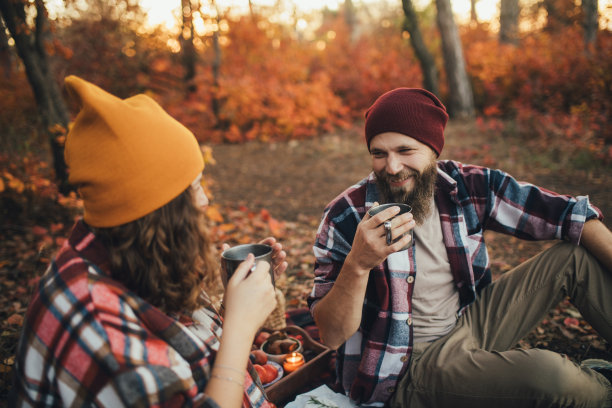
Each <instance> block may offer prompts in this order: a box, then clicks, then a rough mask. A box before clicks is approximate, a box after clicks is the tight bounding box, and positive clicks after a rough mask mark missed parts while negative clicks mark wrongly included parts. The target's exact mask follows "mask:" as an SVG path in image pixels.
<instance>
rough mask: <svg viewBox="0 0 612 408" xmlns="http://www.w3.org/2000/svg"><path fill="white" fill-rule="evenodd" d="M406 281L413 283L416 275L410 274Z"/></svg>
mask: <svg viewBox="0 0 612 408" xmlns="http://www.w3.org/2000/svg"><path fill="white" fill-rule="evenodd" d="M406 281H407V282H408V283H412V282H414V276H409V277H408V279H406Z"/></svg>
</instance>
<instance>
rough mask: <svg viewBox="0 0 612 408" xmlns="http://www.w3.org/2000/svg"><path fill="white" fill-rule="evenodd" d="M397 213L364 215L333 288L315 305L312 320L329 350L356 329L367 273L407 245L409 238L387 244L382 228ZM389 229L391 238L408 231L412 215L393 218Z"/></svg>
mask: <svg viewBox="0 0 612 408" xmlns="http://www.w3.org/2000/svg"><path fill="white" fill-rule="evenodd" d="M398 212H399V207H392V208H389V209H386V210H384V211H381V212H380V213H378V214H376V215H375V216H373V217H370V216H369V215H367V214H366V215H365V217H364V218H363V220H362V221H361V222H360V223H359V225H358V226H357V231H356V232H355V238H354V239H353V245H352V247H351V251H350V252H349V254H348V255H347V256H346V259H345V261H344V264H343V266H342V269H341V270H340V273H339V274H338V278H337V279H336V281H335V282H334V286H333V287H332V288H331V290H330V291H329V292H328V293H327V294H326V295H325V296H324V297H323V298H322V299H321V300H319V302H318V303H317V304H316V305H315V307H314V311H313V315H314V320H315V322H316V324H317V326H318V327H319V334H320V336H321V340H322V341H323V343H325V345H327V346H328V347H330V348H332V349H337V348H338V347H340V346H341V345H342V344H344V342H345V341H346V340H347V339H348V338H349V337H350V336H352V335H353V333H355V332H356V331H357V329H358V328H359V324H360V323H361V312H362V309H363V300H364V297H365V292H366V287H367V284H368V278H369V276H370V270H371V269H372V268H374V267H376V266H377V265H379V264H381V263H382V262H383V261H384V260H385V259H386V258H387V257H388V256H389V255H390V254H392V253H393V252H396V251H399V250H400V249H401V248H403V247H405V246H406V245H408V244H409V243H410V239H411V236H410V235H411V234H406V236H404V237H403V238H402V239H400V240H398V241H397V242H395V243H393V244H392V245H387V243H386V240H385V234H384V229H383V228H382V226H381V224H382V223H383V222H384V221H386V220H387V219H389V218H391V217H393V216H394V215H396V214H397V213H398ZM392 226H393V230H392V231H393V237H397V236H399V235H401V234H404V233H405V232H407V231H410V230H411V229H412V228H414V226H415V223H414V220H413V219H412V214H410V213H406V214H402V215H400V216H397V217H395V218H394V219H393V221H392Z"/></svg>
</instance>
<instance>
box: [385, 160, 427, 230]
mask: <svg viewBox="0 0 612 408" xmlns="http://www.w3.org/2000/svg"><path fill="white" fill-rule="evenodd" d="M437 174H438V167H437V163H436V161H435V160H432V162H431V164H430V165H429V166H427V167H426V168H425V169H424V170H423V172H422V173H419V172H418V171H416V170H409V169H404V170H402V171H401V172H399V173H398V174H395V175H389V174H387V172H385V171H384V170H383V171H381V172H380V173H376V185H377V186H378V192H379V193H380V200H381V204H386V203H406V204H408V205H410V206H411V207H412V215H413V217H414V220H415V221H416V223H417V224H418V225H422V224H423V222H424V221H425V218H426V217H427V215H428V214H429V211H430V210H431V204H432V201H433V200H432V198H433V193H434V190H435V187H436V179H437ZM410 176H413V177H414V187H413V188H412V190H411V191H409V192H408V191H406V190H405V189H404V188H403V187H392V186H391V184H390V182H391V181H395V182H397V181H400V180H405V179H406V178H408V177H410Z"/></svg>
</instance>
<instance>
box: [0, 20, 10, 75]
mask: <svg viewBox="0 0 612 408" xmlns="http://www.w3.org/2000/svg"><path fill="white" fill-rule="evenodd" d="M0 63H1V64H2V71H4V77H5V78H6V79H9V78H10V77H11V73H12V72H13V61H12V59H11V47H10V46H9V39H8V36H7V35H6V26H5V25H4V20H3V19H2V16H1V15H0Z"/></svg>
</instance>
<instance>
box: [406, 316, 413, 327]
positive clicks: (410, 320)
mask: <svg viewBox="0 0 612 408" xmlns="http://www.w3.org/2000/svg"><path fill="white" fill-rule="evenodd" d="M406 323H407V324H408V326H410V325H411V324H412V317H409V318H408V319H407V320H406Z"/></svg>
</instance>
